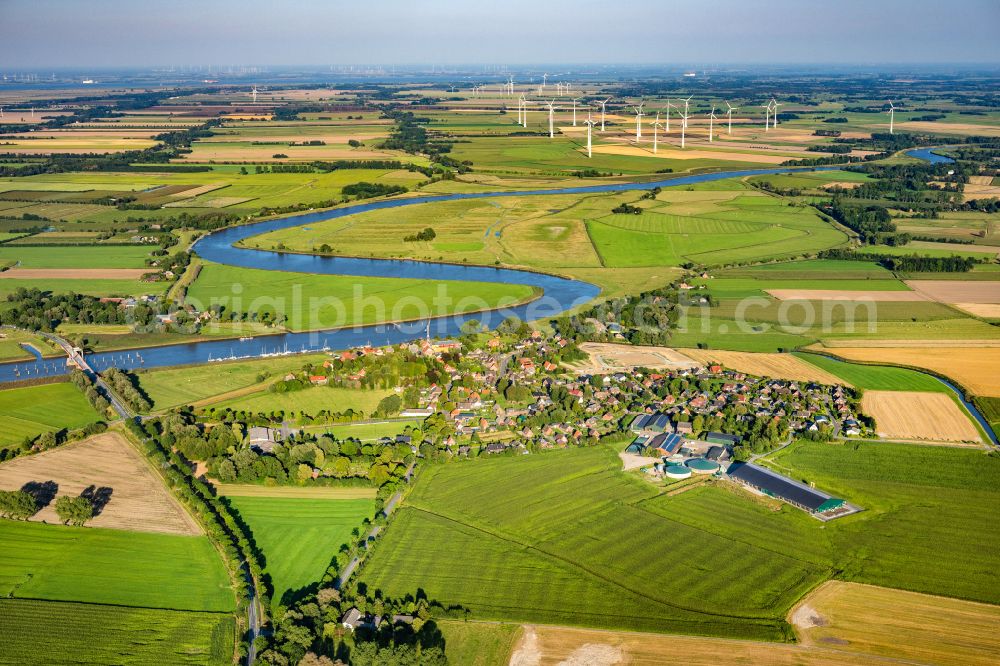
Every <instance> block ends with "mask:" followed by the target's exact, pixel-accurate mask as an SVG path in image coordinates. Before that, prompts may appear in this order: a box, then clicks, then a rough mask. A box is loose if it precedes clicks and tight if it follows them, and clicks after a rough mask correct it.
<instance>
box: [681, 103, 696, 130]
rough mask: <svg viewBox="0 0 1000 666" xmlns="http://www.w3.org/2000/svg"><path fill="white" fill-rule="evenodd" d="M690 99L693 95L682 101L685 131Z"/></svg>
mask: <svg viewBox="0 0 1000 666" xmlns="http://www.w3.org/2000/svg"><path fill="white" fill-rule="evenodd" d="M691 97H694V95H691V96H690V97H688V98H687V99H686V100H684V116H683V118H684V128H685V129H687V126H688V116H689V115H690V114H689V113H688V104H690V103H691Z"/></svg>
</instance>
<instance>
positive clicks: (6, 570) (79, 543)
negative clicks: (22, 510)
mask: <svg viewBox="0 0 1000 666" xmlns="http://www.w3.org/2000/svg"><path fill="white" fill-rule="evenodd" d="M0 597H16V598H23V599H50V600H58V601H79V602H86V603H95V604H111V605H115V606H119V605H120V606H141V607H146V608H167V609H172V610H196V611H230V610H232V609H233V607H234V605H235V598H234V596H233V591H232V589H231V588H230V587H229V578H228V576H227V574H226V570H225V568H224V567H223V565H222V561H221V560H220V558H219V554H218V553H217V552H216V550H215V548H214V547H213V546H212V544H211V542H210V541H209V540H208V537H203V536H197V537H196V536H175V535H167V534H154V533H147V532H128V531H123V530H109V529H101V528H83V527H66V526H63V525H46V524H44V523H34V522H16V521H10V520H0Z"/></svg>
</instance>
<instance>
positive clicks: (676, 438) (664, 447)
mask: <svg viewBox="0 0 1000 666" xmlns="http://www.w3.org/2000/svg"><path fill="white" fill-rule="evenodd" d="M682 442H683V440H682V439H681V436H680V435H674V434H669V435H668V434H666V433H662V432H661V433H660V434H659V435H656V436H655V437H653V439H651V440H649V444H648V445H647V446H648V447H649V448H651V449H653V450H655V451H656V452H657V453H658V454H660V455H662V456H672V455H673V454H675V453H677V451H678V450H680V448H681V443H682Z"/></svg>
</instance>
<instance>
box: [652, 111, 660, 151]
mask: <svg viewBox="0 0 1000 666" xmlns="http://www.w3.org/2000/svg"><path fill="white" fill-rule="evenodd" d="M660 127H662V125H661V124H660V112H659V111H657V112H656V120H654V121H653V154H654V155H655V154H656V146H657V143H658V141H657V139H658V138H659V137H658V135H657V130H658V129H659V128H660Z"/></svg>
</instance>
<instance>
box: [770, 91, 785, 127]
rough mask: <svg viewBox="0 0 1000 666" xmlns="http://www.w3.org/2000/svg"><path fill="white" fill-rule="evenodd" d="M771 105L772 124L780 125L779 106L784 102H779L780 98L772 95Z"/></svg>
mask: <svg viewBox="0 0 1000 666" xmlns="http://www.w3.org/2000/svg"><path fill="white" fill-rule="evenodd" d="M771 106H772V109H771V124H772V126H774V127H777V126H778V107H779V106H783V105H782V104H778V100H776V99H774V98H773V97H772V98H771Z"/></svg>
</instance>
